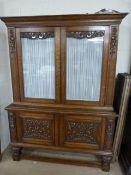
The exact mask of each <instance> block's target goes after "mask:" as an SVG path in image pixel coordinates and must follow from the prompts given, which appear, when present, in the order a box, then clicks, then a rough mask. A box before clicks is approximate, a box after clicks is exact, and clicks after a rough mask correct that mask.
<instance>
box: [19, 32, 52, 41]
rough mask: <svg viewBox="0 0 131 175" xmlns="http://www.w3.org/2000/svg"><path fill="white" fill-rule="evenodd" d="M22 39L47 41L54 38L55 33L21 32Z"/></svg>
mask: <svg viewBox="0 0 131 175" xmlns="http://www.w3.org/2000/svg"><path fill="white" fill-rule="evenodd" d="M20 36H21V38H28V39H47V38H53V37H54V33H53V32H21V33H20Z"/></svg>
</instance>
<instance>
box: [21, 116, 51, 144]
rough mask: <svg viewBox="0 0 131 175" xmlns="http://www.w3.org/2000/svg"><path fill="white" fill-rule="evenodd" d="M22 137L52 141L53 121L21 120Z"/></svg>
mask: <svg viewBox="0 0 131 175" xmlns="http://www.w3.org/2000/svg"><path fill="white" fill-rule="evenodd" d="M23 127H24V137H25V138H33V139H40V140H48V141H52V140H53V120H51V119H50V120H49V119H44V120H41V119H31V118H24V119H23Z"/></svg>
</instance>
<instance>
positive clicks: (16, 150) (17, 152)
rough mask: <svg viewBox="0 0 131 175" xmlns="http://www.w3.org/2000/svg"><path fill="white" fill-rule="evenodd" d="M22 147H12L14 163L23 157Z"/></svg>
mask: <svg viewBox="0 0 131 175" xmlns="http://www.w3.org/2000/svg"><path fill="white" fill-rule="evenodd" d="M21 149H22V148H21V147H15V146H13V147H12V158H13V160H14V161H18V160H20V155H21Z"/></svg>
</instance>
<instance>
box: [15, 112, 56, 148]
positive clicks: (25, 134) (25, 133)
mask: <svg viewBox="0 0 131 175" xmlns="http://www.w3.org/2000/svg"><path fill="white" fill-rule="evenodd" d="M56 123H57V121H56V115H53V114H45V113H42V114H38V113H30V112H20V113H17V114H16V127H17V137H18V142H20V143H31V144H42V145H57V142H58V141H57V129H58V128H57V124H56Z"/></svg>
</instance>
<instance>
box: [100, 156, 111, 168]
mask: <svg viewBox="0 0 131 175" xmlns="http://www.w3.org/2000/svg"><path fill="white" fill-rule="evenodd" d="M111 160H112V156H103V157H102V170H103V171H110V163H111Z"/></svg>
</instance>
